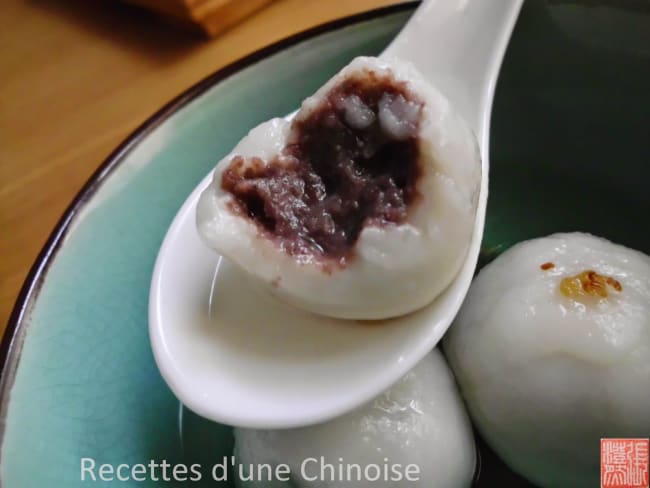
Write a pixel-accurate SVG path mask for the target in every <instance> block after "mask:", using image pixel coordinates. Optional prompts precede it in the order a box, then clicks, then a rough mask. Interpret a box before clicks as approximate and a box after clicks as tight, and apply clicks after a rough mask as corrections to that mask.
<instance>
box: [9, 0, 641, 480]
mask: <svg viewBox="0 0 650 488" xmlns="http://www.w3.org/2000/svg"><path fill="white" fill-rule="evenodd" d="M525 5H526V6H525V8H524V11H523V12H522V15H521V18H520V21H519V23H518V25H517V28H516V31H515V34H514V36H513V39H512V42H511V46H510V48H509V51H508V53H507V56H506V60H505V63H504V67H503V72H502V76H501V79H500V82H499V86H498V89H497V94H496V99H495V106H494V114H493V122H492V130H493V136H492V149H491V174H490V179H491V181H490V185H491V186H490V200H489V207H488V218H487V228H486V234H485V241H484V253H483V257H484V259H486V260H487V259H490V258H491V257H493V256H494V255H496V254H497V253H498V252H501V251H502V250H504V249H506V248H507V247H508V246H510V245H512V244H513V243H515V242H517V241H519V240H522V239H525V238H530V237H534V236H541V235H545V234H549V233H553V232H558V231H572V230H580V231H587V232H592V233H595V234H598V235H601V236H604V237H608V238H610V239H612V240H614V241H616V242H619V243H622V244H626V245H628V246H631V247H634V248H637V249H639V250H642V251H644V252H646V253H649V252H650V233H649V232H648V226H647V219H648V217H647V216H648V214H649V213H650V198H649V197H648V191H647V189H646V188H647V183H646V182H647V181H648V178H649V177H650V168H649V166H648V161H650V145H649V144H648V142H647V141H648V137H647V136H648V133H647V132H648V113H649V109H650V92H649V91H648V90H647V86H648V80H650V62H649V57H648V53H644V52H642V51H640V50H635V48H634V46H635V45H636V44H634V43H633V42H632V43H626V42H625V39H626V38H625V35H621V36H620V38H619V37H617V39H619V40H620V39H623V41H620V42H617V43H616V47H615V48H610V47H607V46H605V47H603V44H602V43H598V42H594V41H597V40H598V39H601V40H602V36H601V34H602V33H599V32H598V29H596V33H597V35H594V39H592V38H590V37H589V32H591V31H588V32H587V34H585V32H584V29H582V30H580V32H577V33H576V32H574V31H572V30H571V29H569V31H568V32H569V33H567V31H565V30H562V29H560V28H558V26H557V18H555V17H553V16H552V15H551V13H553V12H555V13H559V14H563V15H564V14H566V12H567V11H566V10H562V9H567V8H569V11H568V12H569V14H571V15H572V11H571V10H570V9H574V10H577V11H578V12H581V11H582V9H584V10H585V11H588V12H591V11H590V10H589V9H590V8H591V7H581V6H579V5H578V6H575V5H569V6H568V7H567V6H566V5H563V4H562V3H558V4H557V5H556V6H553V7H551V8H550V10H549V8H547V6H546V5H545V3H544V2H540V1H534V0H533V1H529V2H526V4H525ZM410 13H411V10H402V11H400V12H397V13H391V14H384V15H382V16H379V17H376V18H374V19H373V20H366V21H359V22H356V23H353V24H352V25H350V26H348V27H338V28H335V29H334V30H332V31H331V32H329V33H325V34H320V35H318V36H316V37H313V38H310V39H307V40H303V41H302V42H300V43H298V44H295V45H293V46H291V47H289V48H287V49H285V50H281V51H279V52H278V53H277V54H274V55H271V56H270V57H265V58H263V59H262V60H261V61H258V62H255V63H253V64H251V65H249V66H247V67H245V68H244V69H242V70H240V71H236V72H235V73H234V74H232V75H230V76H229V77H226V78H225V79H224V80H223V81H215V84H214V86H212V87H211V88H210V89H209V90H208V91H206V92H205V93H203V94H202V95H201V96H199V97H198V98H195V99H194V100H193V101H191V102H190V103H189V104H187V105H185V106H184V107H183V108H182V109H180V110H179V111H178V112H176V113H175V114H174V115H172V116H171V117H170V118H168V119H166V120H165V121H163V122H162V123H161V124H160V125H157V126H156V127H155V128H153V129H152V131H151V132H150V133H149V134H148V136H147V137H146V138H144V139H143V140H142V142H140V143H138V144H136V145H135V146H134V147H132V148H129V151H127V153H126V155H125V157H124V160H123V161H122V162H121V163H120V165H119V166H118V167H117V168H116V169H115V170H114V171H113V172H112V174H111V175H110V177H108V178H107V179H106V181H105V182H104V183H103V184H102V185H101V187H100V188H99V189H98V190H97V192H96V193H94V194H93V195H92V196H91V197H90V199H89V200H88V203H87V204H86V205H85V207H84V209H83V211H82V212H81V214H80V215H78V216H77V217H76V218H75V220H74V222H73V224H72V227H71V228H70V229H69V231H68V233H67V236H66V238H65V242H64V245H62V247H61V248H60V250H59V251H58V253H57V254H56V256H55V257H54V259H53V260H51V262H50V264H49V268H48V270H47V272H46V275H45V280H44V283H43V285H42V287H41V289H40V292H38V293H36V294H32V299H31V301H30V302H29V303H28V304H27V306H28V313H27V314H26V315H25V316H24V318H23V323H22V324H20V328H19V329H18V330H19V333H18V335H17V337H16V340H17V344H22V348H20V347H18V348H14V349H13V352H14V355H13V356H12V357H11V358H10V360H9V366H10V368H8V369H7V368H5V371H4V374H5V375H7V374H8V372H11V371H12V370H13V369H14V368H13V367H11V366H15V365H16V364H17V367H16V368H15V373H16V374H15V381H13V382H12V381H11V378H9V379H8V380H7V376H5V382H4V386H5V391H3V392H2V394H3V402H4V406H3V411H4V415H5V417H4V419H3V421H4V432H3V438H2V452H1V459H0V463H1V464H0V479H1V484H2V486H4V487H5V488H32V487H35V488H36V487H37V488H41V487H75V486H86V485H88V484H89V483H88V482H85V483H84V482H82V481H81V478H80V460H81V458H84V457H88V458H94V459H95V460H96V461H97V463H98V464H99V463H110V464H113V465H118V464H120V463H126V464H137V463H148V462H149V460H152V459H153V460H157V461H158V462H160V461H162V460H163V459H164V460H167V461H168V462H169V463H171V464H175V463H184V464H188V465H189V464H193V463H198V464H202V465H203V466H204V472H203V474H204V476H203V481H202V482H195V483H192V486H197V487H201V486H215V482H213V481H211V480H210V474H209V467H210V466H211V465H212V463H214V462H215V460H220V459H221V458H222V456H227V455H229V454H230V452H231V449H232V434H231V431H230V429H229V428H227V427H224V426H219V425H216V424H213V423H210V422H208V421H206V420H204V419H201V418H199V417H197V416H196V415H194V414H192V413H191V412H188V411H187V410H183V409H181V408H179V404H178V401H177V400H176V399H175V398H174V397H173V395H172V394H171V392H170V391H169V389H168V388H167V386H166V385H165V384H164V382H163V381H162V379H161V377H160V375H159V373H158V371H157V369H156V366H155V364H154V361H153V357H152V354H151V349H150V346H149V340H148V335H147V301H148V292H149V281H150V278H151V273H152V269H153V264H154V260H155V258H156V254H157V250H158V247H159V246H160V244H161V242H162V239H163V237H164V235H165V232H166V230H167V227H168V225H169V224H170V223H171V221H172V219H173V217H174V215H175V212H176V210H177V209H178V208H179V207H180V205H181V204H182V202H183V201H184V199H185V197H186V196H187V195H188V194H189V193H190V191H191V190H192V189H193V188H194V186H195V185H196V184H197V183H198V182H199V181H200V179H201V178H202V177H203V176H204V175H205V174H207V172H208V171H210V169H211V168H212V167H213V165H214V164H215V163H216V161H218V160H219V159H220V158H221V157H222V156H224V155H225V154H226V153H227V152H228V151H229V150H230V148H231V147H232V146H233V145H234V144H235V143H236V142H237V141H238V140H239V139H240V138H241V137H242V136H243V135H244V134H245V133H246V132H247V131H248V129H249V128H251V127H252V126H254V125H256V124H257V123H259V122H261V121H263V120H266V119H268V118H270V117H272V116H277V115H283V114H286V113H289V112H291V111H292V110H293V109H295V108H296V107H297V106H298V104H299V102H300V100H301V99H303V98H304V97H305V96H307V95H309V94H310V93H312V92H313V91H314V90H315V89H316V88H317V87H318V86H319V85H320V84H322V83H323V82H324V81H325V80H326V79H327V78H328V77H329V76H331V75H332V74H333V73H334V72H336V71H337V70H338V69H339V68H340V67H342V66H343V65H344V64H346V63H347V62H348V61H349V60H350V59H351V58H352V57H354V56H356V55H360V54H377V53H379V52H380V51H381V50H382V48H383V47H384V46H385V45H386V44H387V43H388V42H389V40H390V39H391V38H392V37H393V36H394V35H395V34H396V33H397V32H398V31H399V29H400V27H401V26H402V25H403V23H404V22H405V21H406V19H407V18H408V16H409V15H410ZM571 15H568V18H573V17H571ZM638 15H643V14H638ZM582 18H583V20H584V19H586V21H587V22H589V21H590V20H589V19H592V20H591V21H592V22H593V23H594V26H595V28H596V27H598V26H597V25H596V21H595V20H593V17H591V16H589V15H585V16H584V17H582ZM598 25H599V24H598ZM624 28H625V23H624V22H623V23H621V24H620V25H619V26H618V27H616V26H610V27H609V29H610V31H615V32H618V31H617V30H616V29H619V30H620V29H624ZM5 340H7V339H5ZM20 349H21V352H20V353H19V354H18V353H16V351H18V350H20ZM16 361H19V362H18V363H16ZM9 389H10V394H8V393H9V391H8V390H9ZM261 408H262V407H261ZM482 456H483V464H484V466H483V470H482V474H481V477H480V479H479V483H478V485H480V486H497V485H496V484H495V483H506V482H507V484H508V486H526V484H525V482H523V481H521V480H519V479H515V478H514V477H513V475H512V474H511V473H509V472H508V471H507V469H505V468H504V467H503V466H502V465H501V464H500V463H499V462H498V461H497V460H496V459H495V458H494V457H493V456H492V455H491V454H490V453H489V452H488V451H485V453H484V454H483V455H482ZM114 483H116V484H118V485H119V486H124V487H128V486H153V485H155V486H159V485H163V486H164V485H173V483H172V482H169V483H165V482H163V481H158V482H153V481H150V482H147V483H138V482H134V481H130V482H120V481H115V482H114ZM92 484H93V485H94V484H100V485H102V484H110V483H109V482H106V483H102V482H96V483H92ZM478 485H477V486H478ZM223 486H230V485H228V484H227V483H223Z"/></svg>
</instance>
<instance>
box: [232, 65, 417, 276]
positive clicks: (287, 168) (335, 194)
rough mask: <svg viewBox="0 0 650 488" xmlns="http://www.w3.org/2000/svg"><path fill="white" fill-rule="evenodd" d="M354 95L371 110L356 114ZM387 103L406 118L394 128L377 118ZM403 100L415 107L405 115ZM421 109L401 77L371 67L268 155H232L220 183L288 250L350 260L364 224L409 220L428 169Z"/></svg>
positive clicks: (300, 123)
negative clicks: (423, 161)
mask: <svg viewBox="0 0 650 488" xmlns="http://www.w3.org/2000/svg"><path fill="white" fill-rule="evenodd" d="M355 96H356V97H358V98H355ZM350 97H352V98H350ZM346 100H347V101H348V103H347V105H346ZM350 100H352V101H354V102H356V103H357V105H356V106H358V102H359V100H360V101H362V102H363V105H365V106H366V107H367V108H366V109H365V112H363V114H365V116H366V117H365V118H364V117H362V118H361V120H360V119H359V118H358V117H357V118H356V119H355V118H351V117H350V113H349V112H350V110H349V106H350ZM395 101H396V103H392V102H395ZM382 104H383V105H382ZM387 104H388V105H390V106H391V107H392V108H391V112H392V113H393V114H395V116H396V117H397V118H398V119H399V120H400V121H401V122H402V124H406V125H402V128H404V127H406V131H404V132H401V134H400V133H398V135H397V136H396V135H395V131H392V132H387V131H386V130H384V128H383V127H382V122H381V121H380V117H379V111H380V106H383V107H385V106H386V105H387ZM367 109H370V110H371V111H372V114H370V112H369V111H368V110H367ZM346 110H347V112H346ZM400 110H402V111H405V110H407V111H409V113H408V114H406V115H407V116H408V117H407V118H401V119H400ZM421 112H422V103H421V102H420V101H419V100H418V99H417V98H416V97H415V96H414V95H413V94H411V93H410V92H409V91H408V90H407V87H406V85H405V84H404V83H400V82H396V81H395V80H394V79H392V78H391V77H388V76H381V77H380V76H379V75H377V74H376V73H374V72H369V73H365V74H364V76H359V77H355V78H348V79H346V80H344V81H343V82H341V84H339V85H338V86H336V87H335V88H334V89H332V90H331V91H330V92H329V93H328V94H327V96H326V97H325V99H324V100H322V101H321V102H320V103H319V105H318V106H317V107H316V108H315V109H314V110H313V111H312V112H311V113H310V114H309V116H308V117H306V118H303V119H300V120H295V121H294V122H293V125H292V128H291V134H292V136H291V137H290V139H291V141H290V143H289V144H287V146H286V147H285V149H284V151H283V153H282V154H281V155H280V156H278V157H276V158H275V159H274V160H273V161H271V162H270V163H269V164H266V165H265V164H264V163H263V161H262V160H261V159H259V158H251V159H249V160H248V161H245V160H244V158H243V157H241V156H238V157H235V158H233V160H232V162H231V164H230V166H229V167H228V168H227V169H226V170H225V171H224V173H223V176H222V187H223V189H224V190H226V191H228V192H230V193H231V194H232V195H233V196H234V197H235V202H236V203H235V205H234V206H235V207H236V208H237V210H239V211H241V212H242V213H245V214H246V215H248V216H249V217H250V218H251V219H252V220H254V221H255V222H256V223H257V224H258V225H259V226H260V227H261V229H262V230H263V232H264V233H265V234H266V235H267V236H271V237H273V238H275V239H277V241H278V242H279V244H280V245H281V247H282V249H284V251H285V252H287V253H289V254H290V255H296V256H310V257H312V256H313V257H317V258H328V259H335V260H338V261H339V262H340V263H341V264H343V263H345V261H346V259H348V258H349V257H351V255H352V251H353V248H354V245H355V243H356V241H357V239H358V237H359V234H360V233H361V231H362V229H363V228H364V226H367V225H373V226H385V225H390V224H399V223H402V222H404V221H405V220H406V218H407V215H408V209H409V205H410V204H412V203H413V201H414V200H415V199H416V198H417V190H416V183H417V180H418V177H419V175H420V173H421V170H420V163H419V149H418V137H417V134H418V132H419V131H418V129H419V124H420V119H421ZM354 113H355V114H357V115H358V114H359V111H358V110H355V111H354ZM384 113H385V112H384ZM346 115H347V116H346ZM384 125H385V124H384ZM245 163H247V164H245Z"/></svg>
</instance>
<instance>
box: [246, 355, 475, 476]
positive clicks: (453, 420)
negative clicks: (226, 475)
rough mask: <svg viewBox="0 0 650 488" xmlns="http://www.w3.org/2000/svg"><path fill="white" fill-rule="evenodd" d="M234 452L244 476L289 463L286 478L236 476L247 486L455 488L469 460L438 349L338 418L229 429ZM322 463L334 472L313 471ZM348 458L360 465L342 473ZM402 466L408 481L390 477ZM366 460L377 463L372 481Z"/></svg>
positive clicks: (463, 419)
mask: <svg viewBox="0 0 650 488" xmlns="http://www.w3.org/2000/svg"><path fill="white" fill-rule="evenodd" d="M235 455H236V458H237V459H238V461H239V462H240V463H241V465H242V469H244V471H243V473H244V476H246V473H249V475H250V474H251V473H253V474H255V471H252V472H250V471H247V470H248V469H250V468H249V466H250V465H251V464H252V465H254V466H259V465H263V464H268V465H271V466H278V465H280V464H287V465H288V466H289V467H290V471H291V480H292V481H291V482H278V481H276V482H275V484H273V483H270V482H268V481H267V480H260V479H259V478H255V479H257V481H256V482H251V483H243V482H241V481H239V482H238V486H240V487H250V488H253V487H255V486H259V487H278V488H280V487H290V486H293V487H296V488H308V487H313V488H315V487H318V488H335V487H337V488H338V487H341V488H343V487H346V488H348V487H351V488H362V487H377V486H387V487H392V488H398V487H401V486H408V487H413V488H417V487H423V488H431V487H435V488H462V487H466V486H470V485H471V482H472V478H473V474H474V465H475V448H474V439H473V437H472V430H471V426H470V423H469V420H468V418H467V415H466V413H465V410H464V408H463V404H462V400H461V399H460V396H459V394H458V391H457V389H456V385H455V383H454V379H453V376H452V374H451V372H450V370H449V368H448V367H447V364H446V363H445V360H444V359H443V357H442V355H441V354H440V352H438V350H434V351H433V352H432V353H431V354H429V355H428V356H427V357H425V358H424V359H423V360H422V361H421V362H420V363H419V364H418V365H417V366H416V367H415V368H414V369H413V370H412V371H411V372H409V373H408V374H407V375H406V376H405V377H404V378H403V379H401V380H400V381H399V382H398V383H396V384H395V385H394V386H393V387H392V388H391V389H389V390H388V391H386V392H385V393H383V394H382V395H380V396H379V397H378V398H376V399H375V400H374V401H373V402H371V403H370V404H368V405H366V406H365V407H362V408H360V409H358V410H356V411H354V412H352V413H349V414H347V415H345V416H343V417H340V418H337V419H335V420H332V421H329V422H326V423H324V424H320V425H316V426H311V427H304V428H298V429H291V430H248V429H235ZM326 464H331V465H333V466H334V471H333V472H332V471H330V470H329V469H330V468H327V467H326V468H324V471H323V472H322V473H321V466H324V465H326ZM355 464H356V465H358V466H359V468H360V470H357V468H355V467H352V468H350V469H351V471H349V472H348V466H352V465H355ZM409 465H412V467H411V468H409V469H410V475H409V476H410V479H411V481H409V480H406V479H401V480H398V479H397V478H396V474H395V473H401V474H402V475H403V476H404V477H405V475H406V469H407V467H408V466H409ZM339 466H342V470H343V471H339ZM369 466H370V468H369V470H368V471H367V472H366V471H365V470H366V468H367V467H369ZM374 466H379V468H380V472H381V475H380V476H381V477H380V479H379V480H374V478H375V477H376V473H377V469H376V468H375V467H374ZM384 466H388V471H387V472H388V476H385V475H384V473H385V472H384V469H385V468H384ZM413 466H414V467H413ZM416 468H417V469H416ZM253 469H254V470H255V469H256V468H253ZM416 471H417V472H418V474H416ZM359 472H360V473H361V475H360V476H358V473H359ZM341 474H342V475H341ZM332 475H333V476H332ZM255 476H257V475H255ZM391 477H393V478H392V480H391V479H390V478H391ZM239 478H240V476H239V473H237V472H236V475H235V480H238V479H239ZM359 478H360V479H359ZM416 478H417V480H416V481H413V480H415V479H416Z"/></svg>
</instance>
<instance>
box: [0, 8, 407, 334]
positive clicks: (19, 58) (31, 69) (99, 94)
mask: <svg viewBox="0 0 650 488" xmlns="http://www.w3.org/2000/svg"><path fill="white" fill-rule="evenodd" d="M2 3H3V5H2V9H1V10H2V13H1V14H0V278H1V280H2V282H1V288H0V333H1V332H3V331H4V328H5V326H6V323H7V320H8V318H9V314H10V312H11V309H12V307H13V304H14V301H15V299H16V296H17V294H18V291H19V289H20V287H21V286H22V283H23V281H24V279H25V276H26V275H27V272H28V271H29V268H30V267H31V265H32V263H33V261H34V259H35V258H36V256H37V254H38V252H39V251H40V249H41V247H42V246H43V244H44V243H45V241H46V239H47V237H48V235H49V234H50V232H51V231H52V229H53V227H54V225H55V224H56V222H57V221H58V219H59V217H60V216H61V214H62V212H63V211H64V210H65V208H66V207H67V205H68V204H69V203H70V201H71V200H72V198H73V197H74V195H75V194H76V193H77V191H79V189H80V188H81V186H82V185H83V183H84V182H85V181H86V179H87V178H88V177H89V176H90V174H91V173H92V172H93V171H94V170H95V168H96V167H97V166H98V165H99V164H100V163H101V162H102V161H103V160H104V158H105V157H106V156H107V155H108V154H109V153H110V152H111V150H112V149H113V148H115V146H117V145H118V144H119V143H120V141H122V140H123V139H124V138H125V137H126V136H127V135H128V134H129V133H130V132H131V131H132V130H133V129H135V128H136V127H137V126H138V125H139V124H140V123H141V122H143V121H144V120H145V119H146V118H147V117H148V116H149V115H151V114H152V113H153V112H154V111H156V110H157V109H158V108H160V106H161V105H163V104H164V103H165V102H167V101H168V100H170V99H171V98H173V97H174V96H175V95H177V94H178V93H179V92H181V91H182V90H184V89H185V88H187V87H189V86H190V85H192V84H193V83H195V82H196V81H198V80H200V79H201V78H203V77H205V76H206V75H208V74H209V73H211V72H213V71H215V70H217V69H219V68H221V67H222V66H224V65H226V64H228V63H230V62H232V61H234V60H236V59H238V58H240V57H242V56H244V55H246V54H248V53H250V52H252V51H254V50H257V49H259V48H261V47H263V46H265V45H268V44H270V43H272V42H274V41H276V40H279V39H281V38H284V37H286V36H288V35H290V34H292V33H295V32H298V31H301V30H304V29H307V28H309V27H312V26H314V25H317V24H320V23H323V22H326V21H328V20H332V19H335V18H338V17H343V16H346V15H349V14H352V13H357V12H361V11H364V10H369V9H371V8H375V7H380V6H385V5H389V4H394V3H399V0H277V1H276V2H275V3H272V4H271V5H270V6H269V7H267V8H265V9H263V10H261V11H259V12H258V13H256V14H254V15H253V16H251V17H249V18H248V19H247V20H245V21H244V22H242V23H241V24H239V25H237V26H236V27H234V28H232V29H230V30H229V31H227V32H225V33H223V34H222V35H221V36H219V37H217V38H215V39H212V40H205V39H202V38H200V37H197V36H196V35H195V34H191V33H189V32H186V31H183V30H180V29H177V28H176V27H175V26H170V25H169V24H167V23H166V22H164V21H162V20H161V19H160V18H159V17H157V16H155V15H154V14H151V13H149V12H147V11H144V10H142V9H139V8H137V7H132V6H130V5H123V4H121V3H118V2H115V1H107V0H104V1H100V0H3V2H2Z"/></svg>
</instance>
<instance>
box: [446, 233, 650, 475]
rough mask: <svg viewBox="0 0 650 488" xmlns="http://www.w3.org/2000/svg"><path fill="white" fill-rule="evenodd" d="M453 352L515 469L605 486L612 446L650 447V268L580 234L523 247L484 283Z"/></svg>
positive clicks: (472, 406)
mask: <svg viewBox="0 0 650 488" xmlns="http://www.w3.org/2000/svg"><path fill="white" fill-rule="evenodd" d="M444 348H445V352H446V353H447V356H448V358H449V361H450V365H451V366H452V369H453V370H454V373H455V375H456V378H457V380H458V382H459V385H460V387H461V391H462V393H463V395H464V397H465V400H466V401H467V403H468V407H469V410H470V413H471V415H472V417H473V420H474V422H475V423H476V425H477V426H478V428H479V430H480V431H481V433H482V434H483V435H484V437H485V438H486V440H487V441H488V442H489V444H490V445H491V446H492V447H493V448H494V449H495V451H496V452H497V453H498V454H499V455H500V456H501V457H502V458H503V460H504V461H505V462H506V463H507V464H508V465H510V467H511V468H513V469H514V470H516V471H517V472H519V473H520V474H522V475H523V476H525V477H527V478H528V479H530V480H531V481H532V482H534V483H536V484H538V485H539V486H541V487H563V488H564V487H566V488H570V487H585V488H586V487H593V486H599V475H600V439H601V438H603V437H642V438H643V437H646V438H647V437H649V436H650V257H648V256H646V255H645V254H642V253H641V252H638V251H634V250H631V249H628V248H625V247H623V246H620V245H616V244H613V243H611V242H609V241H607V240H605V239H601V238H598V237H594V236H591V235H587V234H580V233H573V234H555V235H552V236H549V237H545V238H541V239H533V240H531V241H527V242H523V243H521V244H518V245H516V246H514V247H513V248H512V249H510V250H508V251H506V252H505V253H503V254H502V255H501V256H500V257H499V258H497V259H496V260H495V261H494V262H492V263H490V264H489V265H488V266H486V267H485V268H484V269H483V270H482V271H481V273H480V274H479V275H478V277H477V278H476V279H475V281H474V283H473V284H472V287H471V289H470V292H469V294H468V296H467V298H466V301H465V303H464V305H463V307H462V309H461V311H460V314H459V315H458V317H457V318H456V321H455V323H454V324H453V325H452V327H451V329H450V330H449V332H448V333H447V335H446V336H445V339H444Z"/></svg>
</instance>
